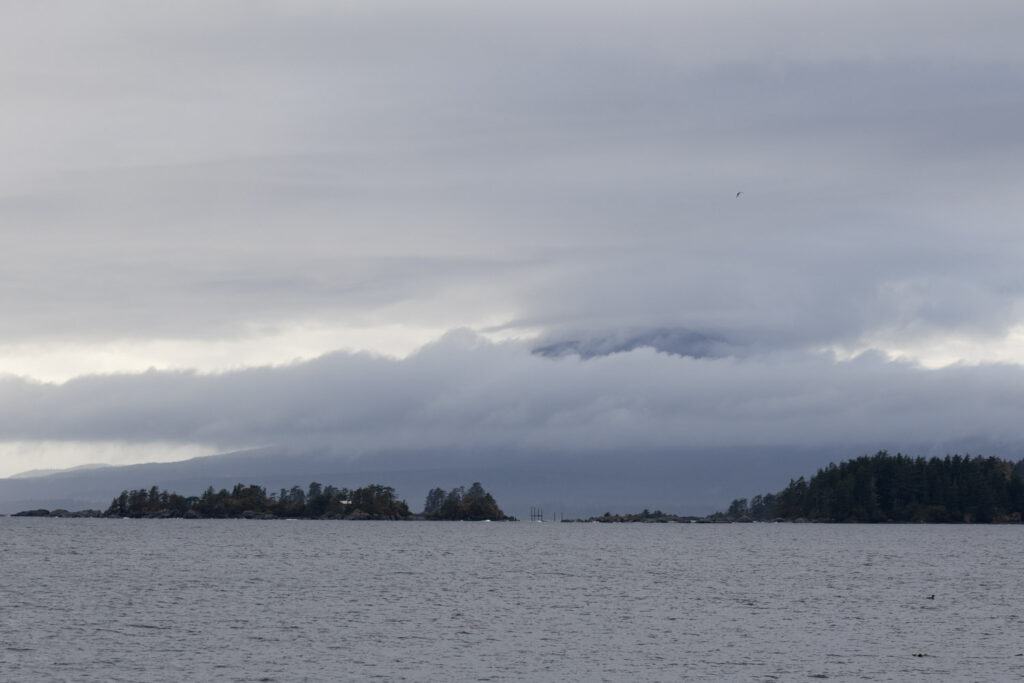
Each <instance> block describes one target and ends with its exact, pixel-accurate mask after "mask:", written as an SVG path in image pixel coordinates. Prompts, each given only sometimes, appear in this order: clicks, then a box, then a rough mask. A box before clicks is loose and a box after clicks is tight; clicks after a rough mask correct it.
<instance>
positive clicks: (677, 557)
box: [0, 518, 1024, 681]
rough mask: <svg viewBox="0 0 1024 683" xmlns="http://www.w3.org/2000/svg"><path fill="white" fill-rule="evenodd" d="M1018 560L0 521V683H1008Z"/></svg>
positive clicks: (984, 543)
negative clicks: (827, 682)
mask: <svg viewBox="0 0 1024 683" xmlns="http://www.w3.org/2000/svg"><path fill="white" fill-rule="evenodd" d="M1022 537H1024V527H1017V526H988V527H985V526H975V527H968V526H860V525H851V526H841V525H790V524H747V525H740V524H737V525H675V524H665V525H636V524H634V525H603V524H550V523H549V524H531V523H526V522H521V523H477V524H469V523H425V522H424V523H402V522H315V521H288V522H286V521H276V522H255V521H241V520H225V521H184V520H91V519H23V518H3V519H0V563H2V564H0V567H2V571H0V592H2V595H0V605H2V606H0V609H2V612H0V614H2V620H0V680H3V681H42V680H46V681H50V680H56V681H61V680H67V681H175V680H197V681H199V680H202V681H205V680H218V681H221V680H223V681H254V680H263V681H303V680H310V681H321V680H353V681H356V680H358V681H364V680H384V681H392V680H394V681H401V680H408V681H449V680H455V681H689V680H692V681H775V680H777V681H800V680H823V679H828V680H840V681H854V680H857V681H859V680H872V681H916V680H929V681H1003V680H1020V679H1022V678H1024V656H1017V655H1019V654H1022V653H1024V628H1022V623H1021V616H1022V608H1024V572H1022V567H1021V562H1020V556H1021V552H1020V549H1021V543H1022ZM931 594H934V595H935V599H934V600H929V599H927V596H929V595H931ZM916 654H924V655H926V656H924V657H916V656H914V655H916Z"/></svg>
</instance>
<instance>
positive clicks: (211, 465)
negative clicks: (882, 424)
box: [0, 449, 833, 518]
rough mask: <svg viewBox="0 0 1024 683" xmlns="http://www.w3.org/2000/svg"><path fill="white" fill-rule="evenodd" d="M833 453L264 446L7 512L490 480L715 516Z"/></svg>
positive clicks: (515, 498) (1, 508) (31, 500)
mask: <svg viewBox="0 0 1024 683" xmlns="http://www.w3.org/2000/svg"><path fill="white" fill-rule="evenodd" d="M830 456H833V454H832V453H821V452H820V451H810V450H804V451H799V450H786V449H758V450H754V449H750V450H745V451H735V450H734V451H699V452H698V451H692V450H690V451H688V450H682V449H673V450H669V449H666V450H663V451H647V452H642V451H641V452H635V451H628V452H605V453H587V452H579V453H574V452H569V453H566V452H549V451H540V450H531V451H515V450H503V451H489V452H483V453H481V452H477V451H468V450H456V449H451V450H435V451H408V452H390V453H374V454H370V455H366V456H363V457H358V458H353V457H348V456H345V455H339V454H337V453H320V452H315V453H309V452H298V453H296V452H288V451H285V450H282V449H263V450H258V451H246V452H239V453H229V454H224V455H215V456H208V457H203V458H194V459H192V460H186V461H181V462H171V463H153V464H146V465H129V466H119V467H105V468H102V469H85V470H75V471H64V472H56V473H52V474H47V475H46V476H41V477H31V478H23V479H0V513H7V514H10V513H14V512H18V511H20V510H29V509H35V508H46V509H50V510H52V509H55V508H62V509H65V510H82V509H88V508H95V509H106V508H107V506H108V505H109V504H110V500H111V498H112V497H114V496H116V495H117V494H118V493H119V492H120V491H122V490H131V489H137V488H139V487H146V488H149V487H152V486H157V487H159V488H161V489H166V490H168V491H176V492H178V493H180V494H181V495H184V496H198V495H201V494H202V493H203V491H204V490H206V488H207V487H208V486H213V487H214V488H215V489H218V490H219V489H221V488H225V489H228V490H229V491H230V490H232V488H233V487H234V486H235V485H236V484H238V483H245V484H251V483H255V484H258V485H260V486H264V487H266V488H267V490H268V491H276V490H278V489H280V488H282V487H285V488H290V487H292V486H294V485H296V484H299V485H301V486H306V485H308V484H309V483H310V482H316V481H319V482H333V483H335V485H337V486H339V487H342V486H344V487H348V488H357V487H360V486H365V485H367V484H370V483H380V484H384V485H386V486H391V487H394V488H395V491H396V495H397V496H398V497H399V498H402V499H405V500H407V501H408V502H409V505H410V506H411V507H412V508H413V509H420V507H421V506H422V504H423V502H424V500H425V499H426V496H427V493H428V492H429V491H430V490H431V489H432V488H435V487H441V488H443V489H446V490H447V489H452V488H454V487H457V486H461V485H464V484H465V483H466V482H473V481H482V482H487V484H488V489H489V490H491V491H493V493H494V496H495V497H496V498H497V499H498V500H500V501H501V504H502V509H503V510H505V511H506V512H507V513H508V514H511V515H515V516H517V517H520V518H523V517H526V518H529V512H530V509H531V508H534V507H536V508H542V509H543V510H544V511H545V513H546V514H547V515H548V516H551V515H553V514H558V515H559V516H566V517H589V516H591V515H600V514H602V513H604V512H605V511H607V510H630V509H632V510H641V509H643V508H650V509H652V510H654V509H661V510H665V511H667V512H671V513H676V514H684V515H706V514H708V513H709V512H712V511H714V510H716V509H720V508H721V507H722V505H723V503H724V501H727V500H729V499H731V498H734V497H735V496H736V495H738V494H739V493H742V492H743V491H749V490H750V489H752V488H754V487H759V486H763V485H764V483H765V482H768V483H774V484H776V485H777V486H783V485H784V484H785V483H786V479H787V478H788V473H790V472H793V471H801V470H807V469H810V468H813V467H817V466H819V465H820V464H821V463H822V462H827V459H828V458H829V457H830Z"/></svg>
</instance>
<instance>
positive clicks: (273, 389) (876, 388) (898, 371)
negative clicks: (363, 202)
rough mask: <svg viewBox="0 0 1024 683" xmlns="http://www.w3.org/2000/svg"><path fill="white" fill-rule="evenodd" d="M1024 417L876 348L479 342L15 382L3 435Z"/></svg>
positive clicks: (400, 432) (1008, 369) (1007, 369)
mask: <svg viewBox="0 0 1024 683" xmlns="http://www.w3.org/2000/svg"><path fill="white" fill-rule="evenodd" d="M1022 412H1024V369H1022V368H1020V367H1017V366H1005V365H980V366H970V367H968V366H953V367H948V368H944V369H941V370H925V369H921V368H918V367H915V366H913V365H910V364H906V363H896V362H889V361H887V360H885V359H884V358H882V357H880V356H875V355H864V356H861V357H859V358H857V359H855V360H853V361H849V362H836V361H835V360H834V359H833V358H832V357H830V356H827V355H823V354H808V353H775V354H762V355H755V356H751V357H746V358H737V357H722V358H694V357H689V356H679V355H671V354H667V353H659V352H657V351H655V350H653V349H651V348H646V347H644V348H636V349H633V350H630V351H623V352H620V353H612V354H610V355H604V356H594V357H591V358H588V359H583V358H581V357H580V356H579V355H575V354H570V355H566V356H560V357H556V358H552V357H547V356H543V355H538V354H536V353H532V352H531V349H530V348H529V347H528V346H526V345H523V344H521V343H512V342H509V343H491V342H487V341H485V340H483V339H481V338H480V337H478V336H476V335H474V334H473V333H471V332H468V331H455V332H452V333H449V334H448V335H446V336H445V337H443V338H442V339H441V340H439V341H438V342H436V343H433V344H430V345H428V346H426V347H424V348H423V349H421V350H420V351H419V352H418V353H415V354H413V355H412V356H410V357H408V358H406V359H404V360H395V359H389V358H382V357H376V356H372V355H368V354H347V353H334V354H329V355H326V356H323V357H321V358H318V359H315V360H312V361H308V362H302V363H295V364H292V365H287V366H281V367H264V368H254V369H245V370H239V371H235V372H226V373H222V374H210V375H204V374H198V373H194V372H156V371H151V372H147V373H142V374H125V375H101V376H90V377H81V378H77V379H74V380H71V381H68V382H66V383H63V384H43V383H36V382H32V381H29V380H24V379H20V378H14V377H8V378H6V379H3V380H2V381H0V440H3V441H9V442H13V441H19V442H32V441H39V442H60V441H64V442H100V441H122V442H128V443H139V444H144V443H147V442H163V443H168V444H203V445H208V446H209V447H210V448H211V449H224V450H226V449H232V448H242V447H249V446H256V445H268V444H276V445H280V446H288V447H294V448H297V449H302V448H313V447H318V446H322V447H326V446H329V447H330V448H331V449H332V450H334V451H336V452H339V453H348V454H352V455H358V454H360V453H364V452H370V451H378V450H382V449H417V448H424V449H427V448H429V449H437V448H449V447H452V448H455V447H457V448H459V449H460V450H466V449H474V448H476V449H495V448H507V447H515V448H516V449H518V450H526V451H529V450H531V449H535V450H538V451H541V450H542V451H552V450H555V451H573V452H588V451H589V452H609V451H619V452H624V453H625V452H628V451H629V450H630V449H635V450H638V451H640V450H652V449H665V448H678V449H680V450H691V451H692V450H693V449H710V448H747V447H754V448H756V447H762V446H763V447H766V448H767V447H779V446H783V447H785V446H792V447H799V448H815V447H822V448H825V447H836V446H842V445H843V444H857V445H858V446H860V445H863V444H877V445H878V447H879V448H889V449H893V450H895V449H898V448H901V447H903V446H904V445H911V444H912V445H914V446H915V447H919V446H920V444H932V445H933V446H934V448H935V449H936V450H937V451H940V452H941V451H942V450H943V449H944V448H946V447H947V446H948V445H951V444H956V445H957V446H956V447H959V445H960V444H968V445H969V444H971V443H978V444H992V443H1001V444H1009V446H1007V448H1013V447H1014V446H1013V444H1021V443H1024V428H1022V427H1021V425H1020V419H1019V417H1020V415H1021V413H1022ZM857 454H858V453H852V454H851V455H857ZM991 454H993V455H995V454H996V453H991ZM999 455H1001V456H1003V457H1014V456H1015V453H1010V452H1004V453H999Z"/></svg>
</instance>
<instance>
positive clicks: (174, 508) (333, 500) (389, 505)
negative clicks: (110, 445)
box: [103, 481, 509, 520]
mask: <svg viewBox="0 0 1024 683" xmlns="http://www.w3.org/2000/svg"><path fill="white" fill-rule="evenodd" d="M103 516H105V517H187V518H238V517H246V518H295V519H410V518H412V517H414V515H413V514H412V513H411V512H410V511H409V506H408V505H407V504H406V502H405V501H404V500H399V499H398V498H397V497H396V495H395V490H394V489H393V488H392V487H390V486H382V485H380V484H370V485H368V486H364V487H362V488H357V489H352V490H349V489H347V488H340V489H339V488H337V487H335V486H331V485H327V486H324V485H323V484H321V483H319V482H315V481H314V482H311V483H310V485H309V487H308V488H307V489H303V488H302V487H300V486H293V487H291V488H290V489H284V488H282V489H281V490H280V491H278V492H270V493H268V492H267V490H266V489H265V488H264V487H262V486H258V485H256V484H250V485H248V486H245V485H243V484H236V485H235V487H234V488H233V489H232V490H231V491H228V490H227V489H221V490H219V491H216V490H214V488H213V487H212V486H210V487H208V488H207V489H206V490H205V491H204V492H203V494H202V495H200V496H182V495H179V494H177V493H168V492H167V491H166V490H161V489H159V488H158V487H156V486H153V487H151V488H149V489H135V490H131V491H128V490H125V491H122V492H121V494H120V495H119V496H117V497H116V498H114V499H113V500H112V501H111V503H110V507H109V508H107V510H106V511H105V512H104V513H103ZM421 516H422V517H423V518H426V519H452V520H483V519H496V520H500V519H509V518H507V517H505V515H504V513H502V511H501V509H500V508H499V507H498V504H497V503H496V502H495V500H494V497H493V496H491V494H489V493H487V492H486V491H485V490H484V488H483V487H482V486H481V485H480V484H479V482H476V483H474V484H473V485H472V486H470V487H469V489H468V490H467V489H465V488H464V487H461V486H460V487H458V488H455V489H452V490H451V491H448V492H445V491H444V490H443V489H433V490H431V491H430V493H429V494H428V495H427V500H426V504H425V507H424V512H423V514H422V515H421Z"/></svg>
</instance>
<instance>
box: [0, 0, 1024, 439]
mask: <svg viewBox="0 0 1024 683" xmlns="http://www.w3.org/2000/svg"><path fill="white" fill-rule="evenodd" d="M107 7H108V8H109V11H108V12H107V13H99V12H96V11H95V9H94V8H84V7H83V8H75V7H71V8H64V9H63V10H62V11H61V12H60V13H54V12H52V11H48V10H46V9H45V8H41V7H23V8H19V9H18V10H17V11H14V12H12V13H11V14H12V15H13V16H12V17H11V20H10V21H5V22H4V26H2V27H0V57H2V63H4V64H7V65H9V66H8V67H7V68H5V69H4V70H3V71H2V73H0V94H2V95H3V97H4V102H5V106H4V108H3V110H2V111H0V149H2V150H3V152H4V158H5V159H6V160H8V162H7V163H5V165H4V168H3V169H0V226H2V228H3V230H2V238H0V239H2V242H0V247H2V248H0V293H2V296H0V345H3V346H4V347H5V348H8V347H19V348H21V347H24V348H29V349H32V348H36V347H47V348H49V347H50V346H56V347H58V348H64V347H66V348H67V349H68V352H67V353H68V354H71V355H73V354H75V353H76V348H79V347H83V346H85V345H90V344H92V345H102V344H110V345H111V348H115V347H116V345H117V344H118V343H121V342H124V340H131V341H134V342H138V343H140V344H144V343H145V342H147V341H151V340H163V341H167V340H170V343H171V344H172V345H173V344H174V343H179V342H180V343H181V344H189V343H191V344H210V345H215V344H218V343H222V342H230V341H232V340H237V339H242V338H246V339H256V340H260V339H264V338H268V339H269V338H271V337H273V335H274V334H275V333H277V332H279V331H281V330H286V329H288V328H289V327H295V326H313V327H315V326H322V327H325V328H329V327H332V326H334V327H336V328H373V327H374V326H387V325H399V326H400V325H406V326H411V327H417V326H419V327H422V328H430V329H432V330H437V329H455V328H460V327H470V328H473V329H475V330H476V331H490V332H494V331H501V332H504V333H506V334H509V335H516V334H519V335H522V336H523V337H524V338H525V337H527V336H529V335H535V337H536V338H534V339H532V340H531V341H529V342H527V341H524V342H523V343H521V344H498V345H491V344H486V343H482V342H481V341H480V340H479V339H476V338H474V337H469V339H468V340H463V341H462V342H457V341H456V340H457V339H460V338H461V337H460V336H459V335H455V336H454V337H450V338H446V339H445V340H443V341H442V342H440V343H438V344H435V345H433V346H430V347H428V348H426V349H424V350H422V351H421V352H420V353H418V354H415V355H414V356H412V357H410V358H408V359H407V360H404V361H397V360H391V359H384V358H380V357H374V356H363V355H348V354H343V353H335V354H328V355H324V356H322V357H320V358H318V359H316V360H314V361H311V362H309V363H302V364H292V365H279V366H275V367H263V368H252V369H247V370H241V371H237V372H227V373H223V374H204V373H202V372H195V371H184V370H183V371H181V372H166V373H164V372H152V373H147V374H142V375H127V374H121V375H117V374H115V375H109V376H88V377H81V378H77V379H74V380H72V381H69V382H67V383H65V384H61V385H47V384H39V383H34V382H33V381H31V380H29V379H17V378H8V379H6V380H4V381H3V383H2V386H0V401H2V402H3V407H4V410H3V416H2V417H0V438H2V439H6V440H35V439H40V440H58V441H59V440H68V441H74V440H83V441H102V440H116V441H128V442H138V443H143V442H149V441H153V440H162V441H168V442H179V443H201V444H209V445H211V446H212V447H218V448H219V447H224V448H233V447H245V446H251V445H261V444H265V443H299V442H305V441H308V442H310V443H318V444H323V443H331V444H336V445H337V446H338V448H340V449H342V450H352V451H363V450H370V449H374V448H385V447H412V446H418V445H422V444H428V445H433V446H436V447H444V446H445V445H447V444H449V443H452V442H455V441H459V440H465V441H466V442H467V443H476V444H480V445H481V447H484V446H487V445H488V444H490V445H502V444H505V445H507V444H509V443H513V442H514V443H518V444H523V443H525V444H542V445H545V446H548V445H552V444H554V445H560V446H565V447H568V445H569V444H572V443H579V444H584V445H592V446H594V447H595V448H596V447H599V446H601V445H602V444H604V445H606V446H607V445H614V444H618V445H623V446H628V445H630V444H636V445H638V446H643V447H649V448H661V447H664V446H674V445H676V444H679V443H683V442H685V443H688V444H691V445H695V446H713V445H721V444H725V443H728V444H733V445H740V446H743V445H746V446H757V445H758V444H761V443H767V444H777V445H788V444H791V443H799V444H805V445H812V446H813V445H816V444H824V443H840V444H841V443H847V442H849V443H853V442H856V443H863V441H864V439H865V435H867V436H866V438H867V440H868V441H871V442H874V441H877V442H879V446H886V447H893V446H894V444H893V442H894V441H895V442H899V443H909V442H913V443H924V442H932V441H937V442H943V441H946V440H953V439H970V438H972V437H974V436H977V437H978V438H983V437H984V438H986V439H996V440H998V439H1004V440H1005V441H1007V442H1015V441H1016V440H1018V439H1019V436H1020V435H1019V432H1018V430H1017V428H1016V426H1015V423H1014V421H1013V415H1012V412H1013V411H1012V408H1014V407H1019V406H1018V404H1019V402H1020V401H1019V396H1018V394H1017V391H1016V389H1015V383H1019V382H1017V380H1019V378H1018V377H1017V375H1018V373H1019V372H1020V370H1019V368H1018V367H1017V366H1010V365H982V366H977V367H967V366H961V367H950V368H946V369H944V370H941V371H925V370H921V369H919V368H915V367H914V366H912V365H909V364H907V365H904V364H893V363H887V362H884V361H883V360H881V359H880V358H878V357H874V356H870V355H868V356H863V357H861V358H860V359H859V360H858V361H856V362H854V363H836V362H834V361H833V360H832V359H831V358H830V357H829V356H826V355H817V354H816V353H814V352H813V350H815V349H819V348H829V347H850V348H863V347H865V346H871V345H872V344H875V345H880V344H881V343H880V342H878V340H879V339H886V340H889V343H890V346H893V345H899V346H901V347H904V348H909V349H910V350H911V351H913V349H914V347H915V345H919V344H925V343H930V342H931V341H934V340H940V341H941V340H944V339H954V338H961V337H963V338H970V339H978V340H980V341H982V342H994V341H998V340H999V339H1000V338H1001V337H1003V336H1004V335H1006V334H1007V333H1008V332H1009V331H1011V330H1013V329H1014V328H1015V326H1018V325H1021V324H1022V323H1024V315H1022V312H1024V306H1022V303H1024V279H1022V278H1021V277H1020V266H1019V264H1020V263H1021V261H1022V260H1024V241H1022V240H1021V239H1020V236H1019V216H1021V215H1024V192H1022V189H1024V188H1022V187H1021V178H1024V149H1022V147H1024V136H1021V134H1020V132H1019V130H1018V129H1019V121H1021V120H1022V119H1024V82H1022V80H1024V76H1022V74H1024V68H1022V67H1024V48H1022V47H1021V43H1020V40H1019V35H1018V33H1019V31H1018V30H1017V27H1019V26H1020V25H1021V22H1022V20H1024V7H1022V6H1021V5H1020V4H1019V3H1016V2H1003V1H998V0H990V1H986V2H980V3H972V4H971V5H970V6H969V7H968V6H967V5H965V4H963V3H959V2H952V1H940V2H934V1H933V2H929V3H923V2H896V3H892V2H889V3H880V2H857V3H853V2H849V3H845V2H844V3H830V4H829V5H828V6H827V7H826V6H824V5H822V6H818V5H812V4H808V3H803V2H780V3H772V4H771V5H770V6H769V5H766V4H764V3H755V2H744V3H738V4H723V3H713V2H696V3H684V4H680V3H670V2H655V1H651V2H645V3H641V5H639V6H635V5H630V6H628V7H627V6H626V5H623V4H622V3H611V2H607V3H605V2H598V3H593V2H590V3H576V2H565V3H556V4H555V5H551V4H550V3H545V4H540V3H530V2H527V3H489V4H487V5H486V6H484V5H478V4H469V3H462V2H441V3H431V4H430V6H429V7H426V6H423V5H422V4H420V3H411V2H382V3H372V4H370V3H367V4H347V5H345V6H344V7H340V6H338V5H336V3H320V2H296V3H289V4H288V5H287V6H257V5H253V4H251V3H234V2H224V3H214V4H210V3H190V2H182V3H174V4H173V5H165V6H160V7H154V6H142V5H138V4H136V3H127V2H125V3H116V2H115V3H113V4H110V5H108V6H107ZM44 36H45V40H43V39H42V37H44ZM44 44H45V45H46V48H45V49H43V48H42V45H44ZM739 190H742V191H743V193H744V194H743V195H742V197H740V198H736V197H735V193H736V192H737V191H739ZM339 343H340V342H339ZM460 344H461V345H460ZM370 346H372V345H370ZM332 348H334V347H324V348H319V349H318V352H320V351H322V352H327V351H330V350H331V349H332ZM531 351H536V353H531ZM659 352H662V353H659ZM12 353H13V352H12ZM288 353H289V352H288V351H287V350H285V351H282V354H283V357H281V358H279V359H277V361H278V362H279V363H287V362H288V361H289V360H290V358H291V357H292V356H291V355H288ZM979 353H980V352H979ZM170 355H171V356H173V354H170ZM306 355H308V354H306ZM154 364H156V365H161V366H168V365H170V366H175V367H183V366H182V365H181V364H180V363H175V362H174V358H170V360H167V359H156V360H154ZM143 367H144V366H143ZM6 369H8V370H10V371H11V372H13V373H14V374H16V375H29V374H31V373H30V372H29V371H28V370H24V371H23V370H21V369H20V368H18V367H11V366H10V365H8V366H7V367H6ZM965 397H966V398H965ZM896 445H897V446H898V443H897V444H896ZM609 447H610V446H609Z"/></svg>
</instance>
